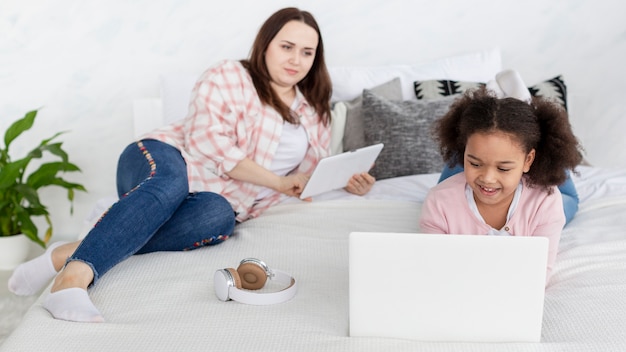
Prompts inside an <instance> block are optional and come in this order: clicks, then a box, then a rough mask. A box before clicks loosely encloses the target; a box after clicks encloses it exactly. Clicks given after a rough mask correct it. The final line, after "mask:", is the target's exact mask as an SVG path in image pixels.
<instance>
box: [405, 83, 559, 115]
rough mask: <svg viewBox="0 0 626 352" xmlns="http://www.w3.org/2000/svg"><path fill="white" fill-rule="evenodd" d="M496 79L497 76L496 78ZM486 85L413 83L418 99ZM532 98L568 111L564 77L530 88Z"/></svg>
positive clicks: (434, 97)
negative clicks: (548, 100) (539, 97)
mask: <svg viewBox="0 0 626 352" xmlns="http://www.w3.org/2000/svg"><path fill="white" fill-rule="evenodd" d="M494 77H495V76H494ZM484 85H485V84H484V83H479V82H467V81H452V80H445V79H443V80H427V81H416V82H414V83H413V86H414V89H415V97H416V98H417V99H424V100H429V99H439V98H441V97H445V96H449V95H454V94H462V93H463V92H465V91H466V90H468V89H474V88H478V87H480V86H484ZM528 90H529V91H530V94H531V95H532V96H541V97H545V98H547V99H550V100H552V101H554V102H556V103H559V104H560V105H561V106H563V108H565V110H567V87H566V86H565V81H564V80H563V76H561V75H559V76H556V77H554V78H552V79H548V80H545V81H543V82H539V83H537V84H535V85H533V86H531V87H528Z"/></svg>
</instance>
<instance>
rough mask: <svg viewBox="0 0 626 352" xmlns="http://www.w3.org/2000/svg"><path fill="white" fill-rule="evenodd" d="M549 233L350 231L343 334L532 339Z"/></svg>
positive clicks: (537, 329) (539, 315)
mask: <svg viewBox="0 0 626 352" xmlns="http://www.w3.org/2000/svg"><path fill="white" fill-rule="evenodd" d="M547 258H548V239H547V238H545V237H522V236H487V235H483V236H475V235H433V234H418V233H374V232H353V233H350V235H349V274H350V277H349V287H350V288H349V309H350V313H349V318H350V336H370V337H390V338H404V339H413V340H421V341H438V342H539V340H540V338H541V325H542V319H543V303H544V293H545V280H546V266H547Z"/></svg>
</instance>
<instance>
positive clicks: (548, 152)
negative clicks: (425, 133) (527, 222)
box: [433, 87, 582, 190]
mask: <svg viewBox="0 0 626 352" xmlns="http://www.w3.org/2000/svg"><path fill="white" fill-rule="evenodd" d="M433 128H434V131H433V133H434V138H435V140H436V141H437V142H438V143H439V148H440V152H441V155H442V156H443V159H444V161H445V162H446V163H447V164H448V165H449V166H451V167H453V166H454V165H456V164H463V157H464V155H465V146H466V144H467V140H468V139H469V137H470V136H471V135H473V134H474V133H492V132H504V133H506V134H508V135H510V136H512V137H513V138H514V140H516V141H518V143H519V145H520V146H521V148H522V149H523V151H524V152H525V153H529V152H530V151H531V150H532V149H535V160H534V162H533V164H532V165H531V167H530V170H529V171H528V173H527V174H526V177H527V181H528V184H529V186H539V187H544V188H545V189H547V190H549V189H550V186H556V185H559V184H561V183H563V182H564V181H565V180H566V179H567V173H566V170H572V171H573V170H574V168H575V167H576V166H577V165H579V164H580V163H581V161H582V146H581V145H580V143H579V141H578V139H577V138H576V136H575V135H574V133H573V131H572V127H571V125H570V122H569V119H568V115H567V112H566V111H565V109H563V108H562V107H561V106H560V105H558V104H556V103H554V102H552V101H550V100H547V99H545V98H541V97H533V98H532V101H531V102H530V104H529V103H527V102H524V101H521V100H518V99H515V98H502V99H501V98H497V97H496V96H495V95H494V94H493V93H492V92H490V91H488V90H487V89H486V88H484V87H483V88H479V89H475V90H470V91H467V92H465V94H463V95H462V96H461V97H460V98H459V99H457V100H456V101H455V102H454V103H453V104H452V105H451V106H450V109H449V111H448V112H447V113H446V114H445V115H444V116H443V117H441V118H440V119H439V120H437V121H436V122H435V123H434V125H433Z"/></svg>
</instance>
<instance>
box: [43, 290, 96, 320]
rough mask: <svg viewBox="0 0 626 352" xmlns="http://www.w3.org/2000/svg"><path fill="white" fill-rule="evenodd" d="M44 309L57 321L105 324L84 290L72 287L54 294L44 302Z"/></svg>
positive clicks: (48, 296)
mask: <svg viewBox="0 0 626 352" xmlns="http://www.w3.org/2000/svg"><path fill="white" fill-rule="evenodd" d="M43 307H44V308H46V309H47V310H48V312H50V314H52V316H53V317H54V318H55V319H60V320H68V321H76V322H82V323H103V322H104V318H103V317H102V314H100V312H99V311H98V308H96V306H94V305H93V303H92V302H91V299H89V294H87V291H85V290H84V289H82V288H78V287H72V288H66V289H63V290H59V291H57V292H52V293H50V294H49V295H47V296H46V298H45V299H44V301H43Z"/></svg>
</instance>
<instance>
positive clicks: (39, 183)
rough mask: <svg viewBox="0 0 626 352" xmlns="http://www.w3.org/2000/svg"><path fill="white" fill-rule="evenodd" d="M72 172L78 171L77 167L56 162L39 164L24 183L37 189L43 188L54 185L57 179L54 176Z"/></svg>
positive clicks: (67, 163)
mask: <svg viewBox="0 0 626 352" xmlns="http://www.w3.org/2000/svg"><path fill="white" fill-rule="evenodd" d="M74 171H80V169H79V168H78V166H76V165H74V164H72V163H69V162H62V161H58V162H51V163H46V164H41V165H40V166H39V168H38V169H37V170H35V171H33V172H32V173H31V174H30V176H28V179H27V180H26V183H27V184H29V185H31V186H32V187H33V188H35V189H37V188H40V187H43V186H48V185H52V184H56V183H54V180H55V179H56V178H57V177H56V176H57V174H59V173H62V172H74ZM57 185H58V184H57Z"/></svg>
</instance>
